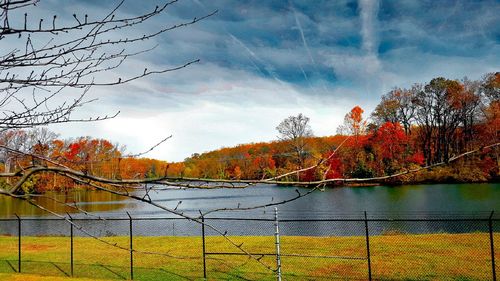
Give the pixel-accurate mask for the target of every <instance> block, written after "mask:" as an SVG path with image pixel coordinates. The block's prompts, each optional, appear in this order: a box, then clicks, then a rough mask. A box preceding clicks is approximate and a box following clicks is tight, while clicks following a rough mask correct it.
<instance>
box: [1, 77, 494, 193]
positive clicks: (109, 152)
mask: <svg viewBox="0 0 500 281" xmlns="http://www.w3.org/2000/svg"><path fill="white" fill-rule="evenodd" d="M363 114H364V110H363V109H362V108H361V107H359V106H355V107H354V108H352V110H351V111H349V112H348V113H347V114H346V115H345V118H344V123H343V124H342V125H341V126H339V127H338V128H337V134H336V135H334V136H327V137H315V136H314V135H313V132H312V130H311V128H310V126H309V118H308V117H306V116H304V115H302V114H298V115H297V116H290V117H288V118H286V119H285V120H283V121H282V122H280V123H279V124H278V125H277V127H276V130H277V132H278V135H279V136H278V139H277V140H275V141H272V142H267V143H264V142H262V143H253V144H244V145H238V146H236V147H232V148H221V149H218V150H215V151H211V152H206V153H202V154H197V153H196V154H193V155H192V156H191V157H189V158H187V159H185V161H184V162H180V163H167V162H165V161H160V160H155V159H148V158H135V157H130V156H127V155H126V154H125V147H123V146H120V145H119V144H113V143H111V142H109V141H107V140H103V139H95V138H91V137H80V138H76V139H67V140H61V139H59V138H58V136H57V135H56V134H54V133H53V132H51V131H49V130H47V129H46V128H36V129H31V130H9V131H4V132H1V133H0V171H1V172H4V173H12V172H16V171H19V170H22V169H24V168H26V167H29V166H34V165H45V166H55V165H56V163H57V165H62V166H64V167H69V168H71V169H75V170H78V171H81V172H83V173H85V174H88V175H93V176H98V177H103V178H108V179H134V178H155V177H165V176H171V177H191V178H213V179H234V180H238V179H263V178H269V177H273V176H276V175H283V174H287V173H288V174H289V175H288V176H287V177H285V178H282V180H284V181H297V180H299V181H314V180H321V179H341V178H371V177H377V176H386V175H392V174H395V173H398V172H401V171H405V170H407V169H412V168H417V167H422V166H425V165H431V164H435V163H441V162H445V163H446V162H448V161H449V160H450V159H451V158H452V157H454V156H457V155H460V154H461V153H464V152H466V151H470V150H473V149H477V148H481V147H483V146H486V145H488V144H492V143H497V142H500V137H499V136H500V135H499V131H500V73H498V72H497V73H494V74H493V73H492V74H487V75H485V76H484V77H483V79H481V80H479V81H472V80H468V79H463V80H461V81H458V80H449V79H445V78H435V79H432V80H431V81H430V82H429V83H427V84H415V85H413V86H412V87H410V88H408V89H405V88H394V89H393V90H391V91H390V92H389V93H387V94H385V95H383V96H382V99H381V101H380V103H379V104H378V106H377V107H376V108H375V110H374V112H373V113H372V114H371V115H370V116H369V117H368V118H365V116H363ZM333 152H335V153H334V154H333V156H331V155H332V153H333ZM321 159H328V161H322V162H321V165H318V166H317V168H315V169H310V170H307V171H304V172H296V173H290V172H293V171H297V170H300V169H302V168H305V167H310V166H314V165H317V164H318V163H320V160H321ZM499 167H500V159H499V148H498V147H495V148H491V149H483V150H482V151H481V152H480V153H476V154H473V155H469V156H467V157H464V158H461V159H460V160H459V161H454V162H453V163H451V164H450V165H445V166H440V167H437V168H433V169H430V170H425V171H422V172H419V173H414V174H408V175H405V176H401V177H397V178H392V179H390V180H389V181H390V182H391V183H413V182H424V181H432V182H445V181H446V182H449V181H458V182H480V181H492V180H498V179H499ZM8 184H10V183H9V179H8V178H6V179H3V180H1V181H0V185H8ZM78 186H79V183H77V182H74V181H72V180H71V179H69V178H67V177H62V176H59V175H57V174H53V173H42V174H37V175H36V176H34V177H32V178H31V179H30V180H29V181H27V182H25V183H24V185H23V189H24V191H25V192H43V191H44V190H54V189H55V190H58V189H68V188H74V187H78Z"/></svg>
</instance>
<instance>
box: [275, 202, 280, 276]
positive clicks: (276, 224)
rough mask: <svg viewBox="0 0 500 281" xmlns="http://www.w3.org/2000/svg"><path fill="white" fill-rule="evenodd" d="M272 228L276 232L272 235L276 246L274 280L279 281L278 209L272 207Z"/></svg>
mask: <svg viewBox="0 0 500 281" xmlns="http://www.w3.org/2000/svg"><path fill="white" fill-rule="evenodd" d="M274 226H275V227H276V232H275V233H274V237H275V244H276V280H278V281H281V256H280V230H279V223H278V208H276V207H274Z"/></svg>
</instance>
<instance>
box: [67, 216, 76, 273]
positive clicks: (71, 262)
mask: <svg viewBox="0 0 500 281" xmlns="http://www.w3.org/2000/svg"><path fill="white" fill-rule="evenodd" d="M66 214H68V217H69V221H70V222H71V223H70V224H69V225H70V229H69V237H70V249H71V250H70V266H71V277H73V272H74V271H73V218H72V217H71V215H70V214H69V213H66Z"/></svg>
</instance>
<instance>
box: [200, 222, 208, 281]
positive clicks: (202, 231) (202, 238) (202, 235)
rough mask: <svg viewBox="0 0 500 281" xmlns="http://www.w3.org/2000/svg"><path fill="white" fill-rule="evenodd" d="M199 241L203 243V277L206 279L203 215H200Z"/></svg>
mask: <svg viewBox="0 0 500 281" xmlns="http://www.w3.org/2000/svg"><path fill="white" fill-rule="evenodd" d="M201 241H202V244H203V279H204V280H207V263H206V249H205V217H203V216H202V217H201Z"/></svg>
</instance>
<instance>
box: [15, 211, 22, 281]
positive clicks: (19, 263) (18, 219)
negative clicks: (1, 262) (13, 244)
mask: <svg viewBox="0 0 500 281" xmlns="http://www.w3.org/2000/svg"><path fill="white" fill-rule="evenodd" d="M15 215H16V217H17V272H19V273H21V218H20V217H19V216H18V215H17V214H15Z"/></svg>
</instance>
